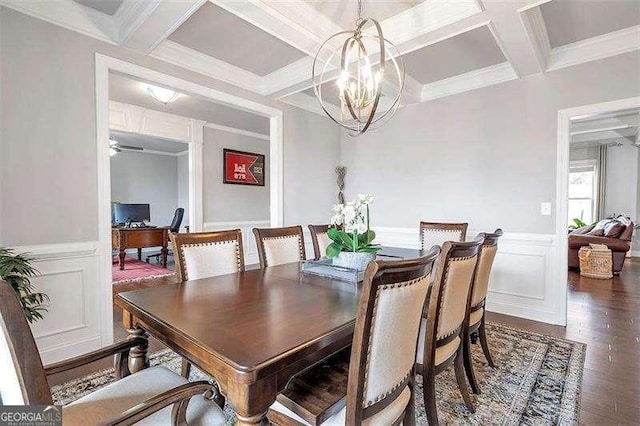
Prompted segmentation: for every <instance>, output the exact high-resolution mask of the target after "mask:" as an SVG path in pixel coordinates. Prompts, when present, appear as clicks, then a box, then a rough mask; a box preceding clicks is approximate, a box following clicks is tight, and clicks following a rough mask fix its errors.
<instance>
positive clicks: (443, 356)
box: [416, 318, 461, 365]
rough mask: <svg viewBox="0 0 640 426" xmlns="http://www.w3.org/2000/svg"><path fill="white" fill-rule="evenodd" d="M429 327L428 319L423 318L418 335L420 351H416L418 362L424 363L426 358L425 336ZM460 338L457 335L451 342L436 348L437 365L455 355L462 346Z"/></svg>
mask: <svg viewBox="0 0 640 426" xmlns="http://www.w3.org/2000/svg"><path fill="white" fill-rule="evenodd" d="M426 328H427V320H425V319H424V318H423V319H422V323H421V324H420V337H418V352H417V353H416V364H422V361H423V359H424V337H425V333H426ZM460 342H461V340H460V338H459V337H456V338H455V339H453V340H452V341H450V342H449V343H447V344H446V345H444V346H441V347H439V348H436V360H435V361H436V362H435V365H440V364H442V363H443V362H445V361H446V360H447V359H449V357H450V356H451V355H453V354H454V353H455V352H456V351H457V350H458V347H459V346H460Z"/></svg>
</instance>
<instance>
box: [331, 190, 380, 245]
mask: <svg viewBox="0 0 640 426" xmlns="http://www.w3.org/2000/svg"><path fill="white" fill-rule="evenodd" d="M372 202H373V196H372V195H369V194H360V195H358V198H357V199H355V200H353V201H349V202H348V203H346V204H336V205H335V206H333V211H334V215H333V217H332V218H331V225H332V227H331V228H329V231H328V233H327V236H328V237H329V238H330V239H331V241H332V243H331V244H329V246H328V247H327V257H329V258H332V257H336V256H337V255H338V254H339V253H340V252H341V251H350V252H356V253H375V252H376V251H378V250H380V247H379V246H378V245H377V244H372V242H373V240H374V239H375V238H376V233H375V232H373V231H372V230H371V228H370V226H369V205H370V204H371V203H372ZM339 227H341V228H342V229H339Z"/></svg>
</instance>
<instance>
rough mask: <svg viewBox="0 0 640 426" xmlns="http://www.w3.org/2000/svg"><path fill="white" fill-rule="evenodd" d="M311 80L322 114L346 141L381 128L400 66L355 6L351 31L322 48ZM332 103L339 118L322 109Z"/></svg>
mask: <svg viewBox="0 0 640 426" xmlns="http://www.w3.org/2000/svg"><path fill="white" fill-rule="evenodd" d="M312 77H313V89H314V91H315V94H316V97H317V98H318V100H319V101H320V105H321V106H322V109H323V110H324V112H325V113H326V114H327V115H328V116H329V117H330V118H331V119H332V120H333V121H335V122H336V123H338V124H339V125H340V126H342V127H344V128H345V129H346V130H347V133H348V134H349V135H350V136H358V135H361V134H363V133H364V132H366V131H367V130H370V129H375V128H378V127H380V126H381V125H382V124H384V123H386V122H387V121H388V120H389V118H391V117H392V116H393V114H394V113H395V111H396V110H397V109H398V105H399V104H400V95H401V94H402V88H403V86H404V64H403V63H402V58H401V57H400V54H399V52H398V49H397V48H396V46H395V45H394V44H393V43H391V42H390V41H389V40H386V39H385V38H384V35H383V34H382V27H380V24H379V23H378V21H376V20H375V19H373V18H364V19H363V18H362V2H361V0H358V19H357V20H356V28H355V30H352V31H342V32H339V33H336V34H334V35H332V36H331V37H329V38H328V39H327V40H326V41H325V42H324V43H322V45H321V46H320V49H318V53H317V54H316V57H315V58H314V60H313V69H312ZM383 92H384V93H383ZM381 98H382V99H381ZM334 99H337V101H338V102H339V104H340V111H339V114H338V112H336V111H333V112H332V109H333V108H331V107H330V106H328V105H327V104H328V103H331V102H330V101H329V100H334Z"/></svg>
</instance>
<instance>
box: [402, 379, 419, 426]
mask: <svg viewBox="0 0 640 426" xmlns="http://www.w3.org/2000/svg"><path fill="white" fill-rule="evenodd" d="M415 389H416V385H415V378H414V375H413V374H411V377H409V390H410V391H411V398H410V399H409V403H408V404H407V408H405V409H404V418H403V419H402V426H415V424H416V401H415V397H416V393H415Z"/></svg>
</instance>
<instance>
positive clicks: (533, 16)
mask: <svg viewBox="0 0 640 426" xmlns="http://www.w3.org/2000/svg"><path fill="white" fill-rule="evenodd" d="M518 12H519V13H520V19H521V20H522V24H523V25H524V28H525V31H526V32H527V36H528V37H529V42H530V43H531V46H532V47H533V50H534V52H535V54H536V58H537V59H538V64H540V69H541V70H546V69H547V63H548V61H549V54H550V53H551V44H550V42H549V34H548V33H547V25H546V24H545V22H544V18H543V17H542V11H541V10H540V7H539V5H536V6H533V7H532V6H527V7H524V8H522V9H518Z"/></svg>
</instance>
